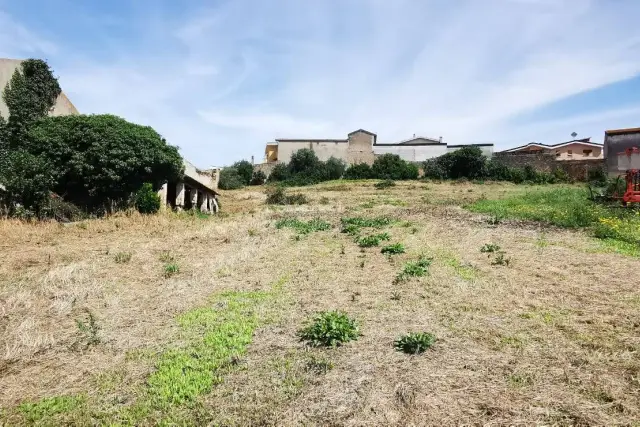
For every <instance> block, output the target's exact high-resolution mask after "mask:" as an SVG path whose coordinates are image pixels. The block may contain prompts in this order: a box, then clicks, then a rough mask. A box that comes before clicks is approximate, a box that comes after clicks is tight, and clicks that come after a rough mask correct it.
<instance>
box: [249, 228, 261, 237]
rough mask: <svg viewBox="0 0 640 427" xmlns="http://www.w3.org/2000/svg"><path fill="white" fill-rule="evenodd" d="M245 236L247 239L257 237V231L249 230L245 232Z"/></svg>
mask: <svg viewBox="0 0 640 427" xmlns="http://www.w3.org/2000/svg"><path fill="white" fill-rule="evenodd" d="M247 234H248V235H249V237H254V236H257V235H258V231H257V230H256V229H255V228H250V229H248V230H247Z"/></svg>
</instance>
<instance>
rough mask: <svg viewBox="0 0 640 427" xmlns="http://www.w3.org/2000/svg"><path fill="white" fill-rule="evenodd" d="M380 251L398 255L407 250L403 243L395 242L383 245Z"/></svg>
mask: <svg viewBox="0 0 640 427" xmlns="http://www.w3.org/2000/svg"><path fill="white" fill-rule="evenodd" d="M380 252H381V253H383V254H387V255H397V254H403V253H404V252H405V248H404V245H403V244H402V243H394V244H393V245H387V246H385V247H383V248H382V249H381V250H380Z"/></svg>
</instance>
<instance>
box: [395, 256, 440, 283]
mask: <svg viewBox="0 0 640 427" xmlns="http://www.w3.org/2000/svg"><path fill="white" fill-rule="evenodd" d="M432 262H433V258H427V257H424V256H421V257H420V258H419V259H418V260H417V261H409V262H407V263H406V264H405V265H404V266H403V267H402V271H401V272H400V273H399V274H398V276H397V277H396V281H397V282H401V281H403V280H406V279H408V278H410V277H422V276H426V275H427V274H429V266H431V263H432Z"/></svg>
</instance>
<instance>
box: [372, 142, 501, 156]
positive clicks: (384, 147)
mask: <svg viewBox="0 0 640 427" xmlns="http://www.w3.org/2000/svg"><path fill="white" fill-rule="evenodd" d="M470 146H471V147H478V148H480V149H481V150H482V152H483V153H484V155H485V156H487V157H491V156H492V155H493V144H466V145H448V144H446V143H444V142H442V137H440V138H438V139H437V140H436V139H432V138H427V137H424V136H414V137H413V138H411V139H407V140H405V141H400V142H397V143H393V144H378V143H377V142H376V143H374V144H373V153H374V154H375V155H376V156H379V155H382V154H387V153H391V154H397V155H399V156H400V157H401V158H402V159H403V160H406V161H408V162H423V161H425V160H427V159H432V158H434V157H438V156H442V155H443V154H447V153H449V152H451V151H456V150H459V149H460V148H462V147H470Z"/></svg>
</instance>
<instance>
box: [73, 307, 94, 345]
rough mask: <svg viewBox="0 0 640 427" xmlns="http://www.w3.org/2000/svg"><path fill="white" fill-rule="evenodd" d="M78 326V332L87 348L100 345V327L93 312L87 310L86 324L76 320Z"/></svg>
mask: <svg viewBox="0 0 640 427" xmlns="http://www.w3.org/2000/svg"><path fill="white" fill-rule="evenodd" d="M76 326H77V327H78V331H79V332H80V334H81V335H82V338H83V341H84V343H85V345H86V346H87V347H89V346H92V345H96V344H99V343H100V337H99V336H98V331H99V330H100V326H98V322H97V321H96V317H95V316H94V315H93V313H92V312H91V311H89V310H87V321H86V322H83V321H82V320H78V319H76Z"/></svg>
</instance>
